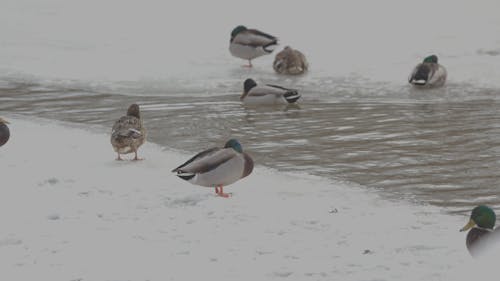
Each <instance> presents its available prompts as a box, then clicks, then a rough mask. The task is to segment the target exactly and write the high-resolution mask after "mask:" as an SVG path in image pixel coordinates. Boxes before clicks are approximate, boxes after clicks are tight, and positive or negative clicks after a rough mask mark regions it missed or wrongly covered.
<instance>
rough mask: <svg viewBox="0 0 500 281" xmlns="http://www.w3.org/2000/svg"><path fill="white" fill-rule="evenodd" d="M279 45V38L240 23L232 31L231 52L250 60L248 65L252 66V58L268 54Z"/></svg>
mask: <svg viewBox="0 0 500 281" xmlns="http://www.w3.org/2000/svg"><path fill="white" fill-rule="evenodd" d="M276 45H278V38H276V37H274V36H272V35H269V34H267V33H264V32H262V31H259V30H257V29H248V28H246V27H245V26H243V25H238V26H237V27H235V28H234V29H233V31H232V32H231V40H230V41H229V52H231V55H233V56H235V57H237V58H241V59H245V60H248V65H247V66H248V67H252V59H254V58H257V57H260V56H263V55H268V54H270V53H272V52H273V51H274V48H275V47H276Z"/></svg>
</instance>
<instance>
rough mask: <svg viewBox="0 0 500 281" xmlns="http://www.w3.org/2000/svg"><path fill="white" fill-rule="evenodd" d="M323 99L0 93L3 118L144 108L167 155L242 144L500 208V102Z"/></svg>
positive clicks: (395, 189)
mask: <svg viewBox="0 0 500 281" xmlns="http://www.w3.org/2000/svg"><path fill="white" fill-rule="evenodd" d="M337 90H338V91H341V90H339V89H337ZM361 91H363V90H361ZM392 94H394V93H392ZM406 94H408V93H406ZM323 95H326V94H325V92H322V93H321V92H320V93H312V94H310V97H312V98H308V97H307V96H306V95H304V96H305V97H304V99H303V100H302V103H301V104H300V105H299V106H289V107H265V108H246V107H244V106H242V105H241V104H240V103H239V101H238V96H237V95H235V94H234V93H224V92H222V93H218V94H217V95H208V94H204V93H193V94H186V95H180V94H175V95H167V94H165V95H160V94H153V95H148V94H147V93H146V94H141V95H135V96H132V95H117V94H110V93H99V92H95V91H88V90H85V91H82V90H80V89H72V88H58V89H57V90H54V89H48V88H43V87H40V86H38V85H33V84H22V83H21V84H20V83H17V84H16V83H14V84H12V83H10V84H8V85H4V86H3V87H2V89H0V112H1V113H2V115H3V114H5V113H17V114H22V115H25V116H37V117H44V118H50V119H57V120H64V121H69V122H77V123H87V124H99V125H102V126H104V128H107V127H109V128H111V126H112V124H113V122H114V121H115V120H116V119H117V118H118V117H120V116H121V115H122V114H124V112H125V110H126V108H127V106H128V105H129V104H130V103H132V102H139V103H140V104H141V108H142V111H143V117H144V122H145V125H146V126H147V129H148V131H149V132H148V137H149V141H152V142H155V143H159V144H161V145H165V146H168V147H172V148H175V149H181V150H185V151H188V152H190V153H194V152H197V151H199V150H201V149H204V148H207V147H211V146H214V145H222V144H223V143H224V141H225V140H226V139H227V138H229V137H236V138H238V139H240V140H241V142H242V144H243V146H244V149H245V150H246V151H248V152H249V153H250V154H251V155H252V156H253V157H254V159H255V161H256V163H258V164H260V165H265V166H269V167H273V168H276V169H279V170H283V171H301V172H306V173H310V174H314V175H319V176H324V177H329V178H334V179H336V180H339V179H340V180H345V181H347V182H352V183H356V184H359V185H362V186H366V187H367V188H376V189H379V190H380V191H381V194H384V196H389V197H391V198H395V199H398V198H404V199H406V200H416V201H417V202H424V203H430V204H435V205H439V206H445V207H448V210H449V211H452V212H469V210H470V206H471V204H477V203H486V204H490V205H496V206H500V199H499V197H498V193H499V191H500V188H499V184H500V102H499V101H496V100H495V99H484V98H482V99H476V100H470V99H469V100H463V99H462V100H461V101H451V99H444V100H443V99H440V100H428V101H426V100H419V99H414V100H411V99H406V100H399V101H393V100H392V101H391V100H389V101H388V100H376V99H372V101H362V100H363V99H361V98H352V97H351V96H349V95H342V96H340V97H337V98H336V99H330V100H328V101H325V100H324V99H322V97H323ZM410 95H412V93H410ZM488 95H491V93H488ZM110 149H111V148H110ZM304 188H307V186H305V187H304Z"/></svg>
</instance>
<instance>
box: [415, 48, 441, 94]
mask: <svg viewBox="0 0 500 281" xmlns="http://www.w3.org/2000/svg"><path fill="white" fill-rule="evenodd" d="M447 75H448V73H447V71H446V68H444V66H442V65H440V64H439V63H438V57H437V56H436V55H430V56H428V57H426V58H425V59H424V61H423V62H422V63H419V64H418V65H417V66H415V68H414V69H413V71H412V73H411V74H410V77H409V78H408V82H409V83H410V84H412V85H414V86H418V87H427V88H433V87H441V86H443V85H444V83H445V82H446V77H447Z"/></svg>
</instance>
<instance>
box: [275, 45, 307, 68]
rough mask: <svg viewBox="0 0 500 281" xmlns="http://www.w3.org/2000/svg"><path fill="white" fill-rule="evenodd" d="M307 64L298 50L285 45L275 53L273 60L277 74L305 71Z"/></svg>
mask: <svg viewBox="0 0 500 281" xmlns="http://www.w3.org/2000/svg"><path fill="white" fill-rule="evenodd" d="M308 67H309V64H308V63H307V60H306V57H305V56H304V54H302V53H301V52H300V51H298V50H295V49H292V48H290V47H289V46H286V47H285V48H284V49H283V50H282V51H281V52H279V53H278V54H276V57H275V58H274V62H273V68H274V71H276V72H277V73H279V74H288V75H298V74H303V73H304V72H306V71H307V69H308Z"/></svg>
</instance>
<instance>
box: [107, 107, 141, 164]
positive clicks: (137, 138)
mask: <svg viewBox="0 0 500 281" xmlns="http://www.w3.org/2000/svg"><path fill="white" fill-rule="evenodd" d="M145 141H146V129H145V128H144V126H143V124H142V119H141V113H140V110H139V105H137V104H135V103H134V104H132V105H130V106H129V108H128V110H127V115H125V116H122V117H120V119H118V121H116V122H115V124H114V125H113V129H112V130H111V145H112V146H113V149H114V150H115V152H116V153H117V154H118V157H117V158H116V160H122V158H121V157H120V155H121V154H129V153H134V154H135V157H134V159H133V160H142V159H140V158H138V157H137V150H138V149H139V147H140V146H141V145H142V144H144V142H145Z"/></svg>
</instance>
